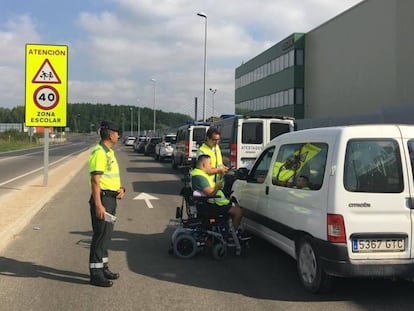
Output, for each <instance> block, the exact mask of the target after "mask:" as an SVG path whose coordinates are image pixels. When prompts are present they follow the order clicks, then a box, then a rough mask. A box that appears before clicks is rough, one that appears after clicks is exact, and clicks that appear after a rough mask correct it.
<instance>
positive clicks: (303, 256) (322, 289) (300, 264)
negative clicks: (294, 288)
mask: <svg viewBox="0 0 414 311" xmlns="http://www.w3.org/2000/svg"><path fill="white" fill-rule="evenodd" d="M296 249H297V270H298V275H299V279H300V281H301V283H302V285H303V286H304V287H305V288H306V290H308V291H309V292H311V293H313V294H321V293H326V292H328V291H329V290H330V289H331V288H332V281H333V277H332V276H330V275H328V274H326V273H325V271H324V270H323V268H322V266H321V264H320V261H319V257H318V255H317V253H316V252H315V250H314V248H313V247H312V243H311V241H310V238H309V237H307V236H304V237H302V238H301V239H300V240H299V242H297V244H296Z"/></svg>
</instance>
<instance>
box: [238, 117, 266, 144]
mask: <svg viewBox="0 0 414 311" xmlns="http://www.w3.org/2000/svg"><path fill="white" fill-rule="evenodd" d="M242 143H243V144H262V143H263V123H262V122H245V123H243V125H242Z"/></svg>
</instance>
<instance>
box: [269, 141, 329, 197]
mask: <svg viewBox="0 0 414 311" xmlns="http://www.w3.org/2000/svg"><path fill="white" fill-rule="evenodd" d="M327 154H328V145H327V144H325V143H316V142H307V143H298V144H286V145H282V146H281V147H280V149H279V152H278V154H277V157H276V161H275V164H274V166H273V169H272V184H273V185H276V186H282V187H291V188H298V189H303V190H319V189H320V188H321V187H322V184H323V177H324V175H325V167H326V156H327Z"/></svg>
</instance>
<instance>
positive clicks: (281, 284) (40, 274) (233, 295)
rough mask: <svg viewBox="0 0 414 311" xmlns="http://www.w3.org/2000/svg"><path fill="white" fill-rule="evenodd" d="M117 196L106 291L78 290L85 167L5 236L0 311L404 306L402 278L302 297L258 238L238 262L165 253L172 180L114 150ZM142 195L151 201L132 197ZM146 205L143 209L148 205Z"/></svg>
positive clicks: (413, 301)
mask: <svg viewBox="0 0 414 311" xmlns="http://www.w3.org/2000/svg"><path fill="white" fill-rule="evenodd" d="M116 152H117V154H118V160H119V162H120V166H121V174H122V178H123V184H124V186H125V187H126V190H127V192H126V196H125V198H124V199H123V200H122V201H121V202H120V203H119V208H118V213H117V217H118V219H117V223H116V226H115V232H114V236H113V240H112V244H111V247H110V255H109V258H110V265H111V268H112V269H113V270H114V271H117V272H120V274H121V278H120V279H119V280H117V281H115V284H114V286H113V287H112V288H98V287H93V286H90V285H89V284H88V280H89V275H88V255H89V243H90V239H91V227H90V220H89V210H88V204H87V201H88V199H89V193H90V192H89V187H88V183H87V168H86V165H84V168H82V169H81V171H80V172H79V173H78V174H76V176H75V177H74V178H73V179H72V180H71V182H70V183H69V184H68V185H67V186H66V187H65V188H64V189H62V190H60V191H59V192H58V193H57V194H56V195H55V196H53V198H52V199H51V200H50V201H49V202H48V203H47V204H46V205H45V206H44V208H43V209H42V210H41V211H40V212H39V213H38V214H37V215H36V216H35V217H34V218H33V219H32V220H31V221H30V222H29V224H28V225H27V226H26V227H25V228H24V229H23V230H22V231H21V233H20V234H19V235H18V236H17V237H15V239H14V240H13V241H12V243H10V244H9V245H8V246H7V248H6V249H5V250H4V251H3V252H2V256H1V257H0V302H1V304H0V310H45V311H49V310H114V309H115V310H198V311H202V310H318V311H321V310H333V309H335V310H337V311H340V310H409V309H411V308H412V306H413V305H414V297H413V295H412V292H413V290H414V286H413V284H412V283H410V282H405V281H389V280H385V281H382V280H341V281H340V282H337V285H336V287H335V288H334V290H333V292H332V293H330V294H326V295H319V296H314V295H311V294H309V293H307V292H306V291H305V290H304V289H303V288H302V286H301V285H300V283H299V281H298V278H297V276H296V268H295V262H294V260H292V259H291V258H290V257H288V256H287V255H285V254H284V253H282V252H281V251H278V250H277V249H275V248H274V247H272V246H271V245H269V244H267V243H266V242H263V241H261V240H259V239H254V240H253V241H252V243H251V244H252V245H251V248H250V249H249V250H248V252H247V253H245V254H244V255H243V256H241V257H236V256H235V255H233V254H229V256H228V257H227V258H226V259H225V260H223V261H215V260H214V259H213V258H212V257H211V255H210V254H209V253H207V252H206V253H202V254H200V255H198V256H196V257H195V258H192V259H190V260H182V259H178V258H175V257H174V256H171V255H169V254H168V252H167V250H168V248H169V244H170V235H171V229H169V228H167V224H168V221H169V219H170V218H172V217H173V216H174V215H175V208H176V206H178V205H179V204H180V202H181V198H180V197H179V196H178V193H179V189H180V186H181V182H180V177H181V176H179V175H178V174H177V172H176V171H173V170H172V169H171V165H170V163H169V162H165V163H159V162H156V161H154V160H153V159H152V158H150V157H145V156H143V155H138V154H136V153H134V152H133V150H132V149H131V148H127V147H124V146H121V145H119V146H117V147H116ZM142 193H146V194H148V195H151V196H153V197H156V198H157V199H153V200H150V204H148V202H146V201H145V200H139V199H137V196H138V195H142ZM151 206H152V208H151Z"/></svg>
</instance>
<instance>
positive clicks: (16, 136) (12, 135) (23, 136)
mask: <svg viewBox="0 0 414 311" xmlns="http://www.w3.org/2000/svg"><path fill="white" fill-rule="evenodd" d="M0 140H3V141H25V140H27V141H28V140H29V136H28V135H27V133H22V132H20V131H19V130H16V129H10V130H7V131H4V132H3V133H0Z"/></svg>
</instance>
